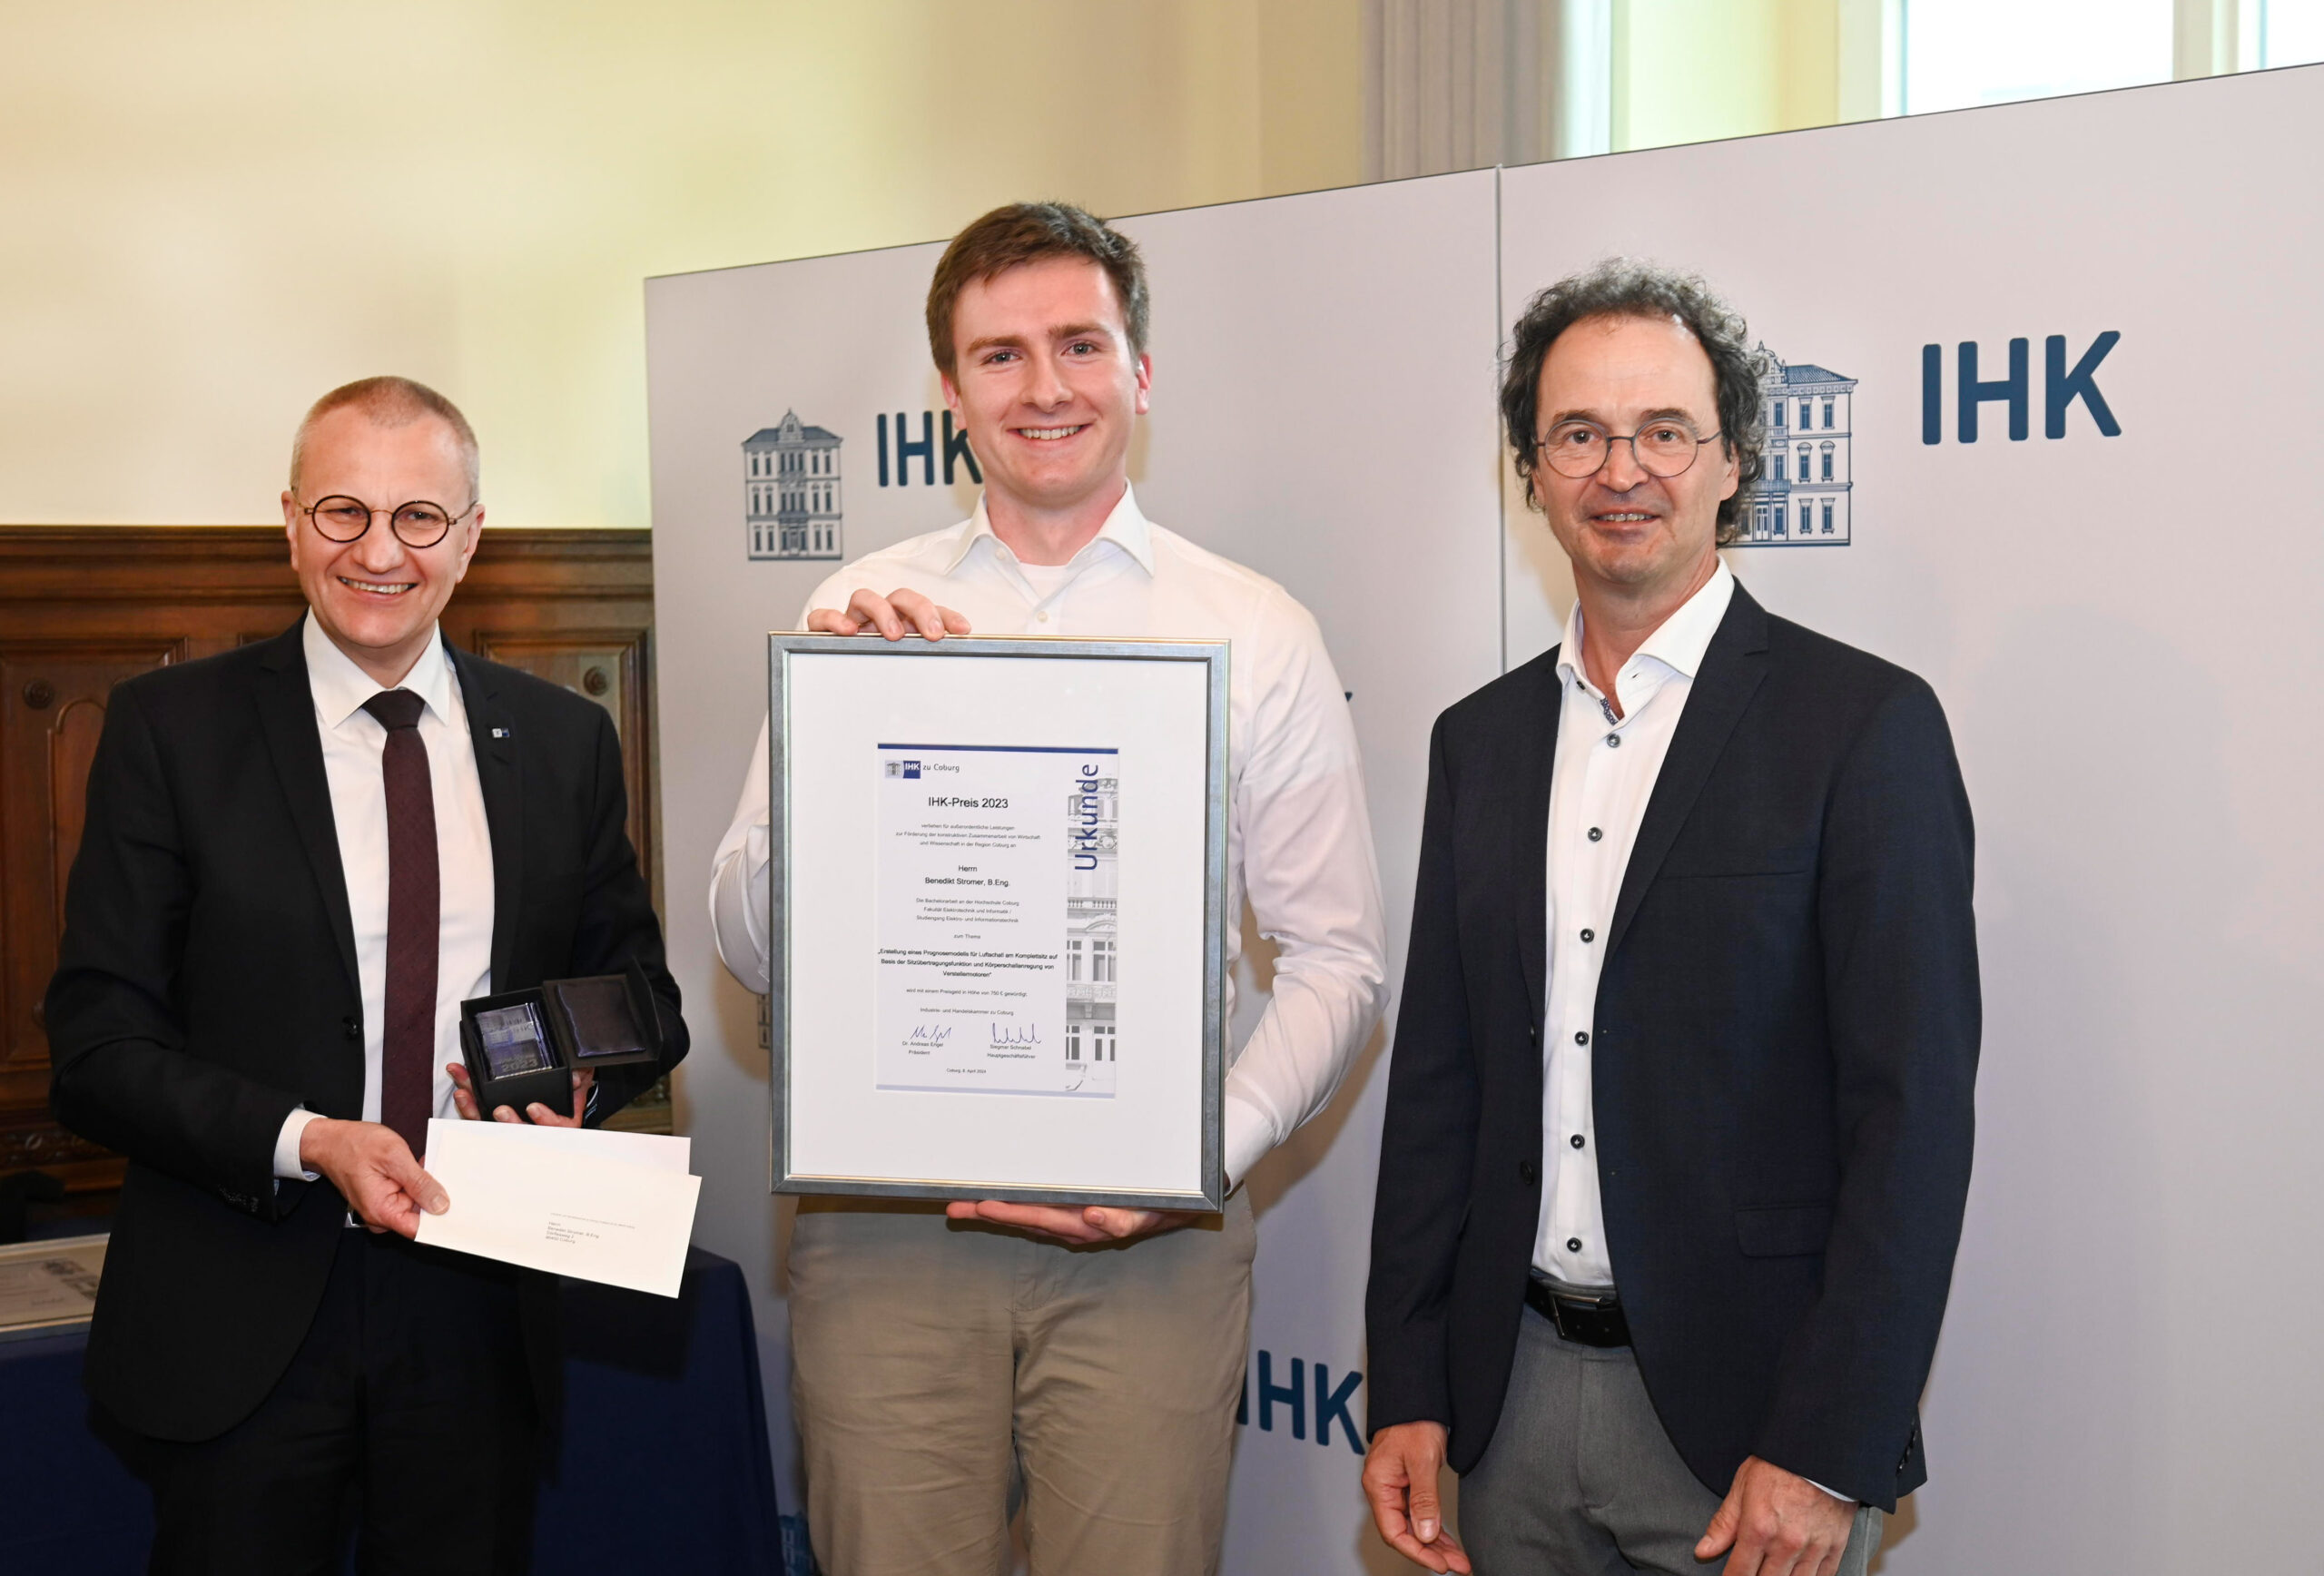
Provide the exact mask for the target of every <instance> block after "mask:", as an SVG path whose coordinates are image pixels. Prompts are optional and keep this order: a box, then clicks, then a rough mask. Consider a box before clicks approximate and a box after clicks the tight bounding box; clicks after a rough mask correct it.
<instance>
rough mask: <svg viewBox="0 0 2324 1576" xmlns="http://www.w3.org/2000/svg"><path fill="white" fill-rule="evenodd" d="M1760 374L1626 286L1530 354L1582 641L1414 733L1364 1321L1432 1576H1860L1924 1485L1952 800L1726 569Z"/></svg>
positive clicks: (1965, 1056)
mask: <svg viewBox="0 0 2324 1576" xmlns="http://www.w3.org/2000/svg"><path fill="white" fill-rule="evenodd" d="M1748 344H1749V341H1748V340H1747V339H1746V338H1745V332H1744V325H1743V323H1742V320H1740V319H1739V318H1738V317H1737V316H1736V315H1735V314H1734V313H1733V312H1732V311H1731V310H1728V309H1727V308H1726V307H1725V306H1723V305H1722V304H1721V303H1720V302H1719V301H1718V300H1717V299H1716V298H1715V297H1713V296H1712V295H1711V294H1710V293H1709V291H1708V290H1707V289H1706V288H1705V287H1704V286H1703V285H1702V283H1701V282H1700V281H1697V280H1691V279H1686V278H1682V277H1679V276H1677V275H1673V274H1669V273H1668V272H1665V271H1660V270H1657V269H1653V268H1650V267H1646V266H1642V265H1639V264H1634V263H1625V262H1612V263H1607V264H1604V265H1601V266H1600V267H1599V268H1598V269H1596V270H1593V271H1590V272H1588V273H1586V274H1582V275H1579V276H1576V277H1574V278H1571V279H1568V280H1566V281H1562V282H1561V283H1559V284H1556V285H1553V286H1551V288H1550V289H1548V290H1546V291H1542V292H1541V294H1540V295H1538V296H1536V297H1535V298H1534V300H1533V301H1532V302H1531V305H1530V306H1529V307H1528V308H1527V310H1526V312H1525V314H1524V316H1523V318H1522V319H1521V320H1520V321H1519V323H1518V325H1517V328H1516V330H1515V334H1514V340H1513V348H1512V357H1511V360H1510V365H1509V369H1508V372H1507V375H1506V379H1505V380H1504V382H1503V385H1502V414H1503V417H1504V419H1505V422H1506V426H1507V428H1508V437H1509V440H1510V443H1511V445H1512V448H1513V449H1514V450H1515V454H1516V466H1517V470H1518V473H1519V475H1520V476H1521V478H1523V480H1524V482H1525V484H1526V488H1527V495H1528V497H1529V498H1530V499H1531V501H1532V502H1533V503H1534V504H1535V506H1536V507H1539V508H1540V509H1541V511H1542V513H1543V514H1544V516H1545V517H1547V520H1548V523H1549V526H1550V528H1551V531H1552V532H1553V533H1555V535H1556V536H1557V538H1558V540H1559V543H1560V545H1561V546H1562V547H1564V549H1565V551H1566V553H1567V555H1568V557H1570V558H1571V561H1572V565H1573V576H1574V584H1575V590H1576V605H1575V607H1574V611H1573V614H1572V616H1571V618H1570V619H1569V620H1568V622H1567V625H1566V635H1565V639H1564V641H1563V643H1562V644H1561V645H1560V646H1559V647H1558V648H1556V649H1554V650H1552V651H1551V652H1549V653H1547V654H1546V655H1542V656H1541V657H1539V658H1537V659H1535V660H1534V661H1532V662H1531V663H1529V664H1527V665H1524V666H1522V667H1521V668H1518V669H1517V670H1515V671H1514V672H1512V673H1510V674H1508V675H1505V676H1504V677H1502V678H1501V679H1499V680H1497V681H1496V682H1494V683H1492V684H1491V685H1487V686H1485V687H1484V688H1483V689H1482V690H1480V691H1478V692H1477V693H1476V694H1472V695H1471V696H1469V697H1468V698H1467V699H1466V700H1463V701H1462V702H1461V703H1460V704H1457V705H1455V706H1453V707H1452V709H1451V710H1449V711H1447V712H1446V713H1445V714H1443V717H1442V718H1440V719H1439V720H1438V723H1437V725H1436V732H1435V736H1434V739H1433V743H1432V745H1431V756H1430V770H1429V792H1428V807H1427V813H1426V822H1425V826H1424V829H1423V835H1422V843H1421V862H1420V877H1419V887H1418V893H1417V896H1416V899H1415V901H1414V911H1413V931H1412V956H1411V959H1410V961H1409V963H1408V965H1407V968H1406V971H1405V976H1404V990H1403V1005H1402V1007H1401V1009H1400V1012H1399V1021H1398V1025H1397V1030H1396V1040H1395V1052H1394V1061H1393V1069H1392V1071H1391V1073H1390V1077H1389V1088H1388V1108H1387V1118H1386V1128H1385V1132H1384V1137H1383V1140H1382V1149H1381V1157H1380V1184H1379V1196H1378V1204H1377V1211H1376V1214H1375V1216H1374V1226H1373V1244H1372V1283H1371V1288H1370V1292H1369V1295H1368V1297H1367V1299H1366V1317H1367V1323H1368V1327H1369V1334H1370V1342H1371V1364H1370V1379H1371V1419H1370V1422H1371V1426H1372V1429H1373V1431H1374V1432H1373V1439H1372V1448H1371V1451H1370V1453H1369V1456H1368V1458H1367V1460H1366V1462H1365V1464H1364V1482H1365V1489H1366V1492H1367V1494H1368V1496H1369V1498H1370V1500H1371V1502H1372V1507H1373V1513H1374V1520H1375V1522H1376V1523H1377V1524H1378V1526H1379V1529H1380V1532H1381V1533H1382V1535H1383V1536H1384V1538H1385V1539H1386V1540H1387V1541H1388V1542H1390V1543H1391V1544H1392V1545H1393V1546H1394V1547H1395V1548H1397V1549H1399V1550H1400V1551H1403V1553H1405V1554H1406V1555H1407V1556H1409V1557H1410V1558H1412V1559H1413V1560H1414V1561H1417V1562H1418V1563H1420V1564H1422V1565H1424V1566H1426V1567H1427V1568H1428V1569H1430V1570H1433V1571H1447V1570H1450V1571H1468V1570H1470V1569H1471V1556H1472V1554H1473V1556H1474V1559H1475V1562H1476V1568H1477V1569H1479V1570H1481V1571H1485V1572H1487V1573H1488V1576H1502V1573H1504V1572H1506V1573H1515V1572H1520V1571H1525V1572H1531V1571H1557V1572H1571V1573H1580V1572H1590V1573H1591V1576H1595V1573H1597V1572H1600V1571H1624V1570H1649V1571H1669V1572H1680V1571H1700V1570H1704V1569H1706V1568H1712V1569H1717V1568H1723V1569H1724V1570H1725V1571H1728V1572H1729V1573H1730V1576H1832V1573H1833V1572H1835V1571H1840V1572H1846V1573H1849V1576H1853V1573H1855V1572H1860V1571H1862V1570H1863V1569H1864V1566H1865V1563H1866V1561H1867V1560H1868V1559H1869V1558H1870V1556H1871V1554H1872V1552H1873V1551H1874V1549H1875V1548H1876V1545H1877V1543H1878V1541H1879V1533H1880V1515H1881V1512H1884V1511H1888V1510H1893V1509H1894V1507H1895V1505H1896V1498H1897V1496H1898V1495H1899V1494H1903V1493H1906V1492H1910V1491H1911V1490H1912V1489H1913V1488H1915V1486H1917V1485H1918V1484H1919V1483H1920V1482H1922V1481H1923V1479H1924V1478H1925V1475H1926V1473H1925V1469H1924V1467H1923V1463H1922V1453H1921V1442H1920V1430H1919V1423H1918V1418H1917V1409H1918V1404H1919V1397H1920V1392H1921V1388H1922V1385H1923V1384H1924V1383H1925V1379H1926V1377H1927V1374H1928V1366H1929V1362H1930V1358H1931V1355H1932V1354H1933V1352H1934V1350H1935V1343H1936V1333H1937V1326H1938V1324H1939V1322H1940V1320H1941V1318H1942V1316H1943V1314H1944V1309H1945V1293H1946V1289H1947V1286H1948V1285H1949V1282H1950V1279H1951V1275H1952V1267H1953V1256H1954V1250H1955V1245H1956V1243H1957V1241H1958V1238H1959V1235H1960V1228H1961V1214H1962V1208H1963V1205H1964V1201H1965V1196H1966V1192H1967V1187H1968V1179H1969V1161H1970V1150H1971V1137H1972V1123H1973V1110H1972V1093H1973V1085H1974V1078H1975V1069H1976V1055H1977V1038H1978V1031H1979V1001H1978V987H1977V964H1976V937H1975V929H1974V920H1973V917H1972V914H1971V911H1970V867H1971V831H1970V821H1969V807H1968V803H1967V799H1966V797H1965V794H1964V793H1963V791H1962V786H1961V778H1960V772H1959V769H1958V767H1957V766H1956V764H1955V760H1954V754H1953V747H1952V742H1951V737H1950V735H1949V734H1948V733H1947V731H1946V727H1945V717H1944V714H1943V712H1942V711H1941V710H1940V708H1939V707H1938V704H1937V702H1936V698H1935V694H1933V693H1931V691H1930V689H1929V687H1928V685H1925V684H1924V683H1923V682H1922V681H1921V680H1919V679H1918V678H1915V676H1914V675H1911V674H1909V673H1906V672H1905V671H1903V670H1902V669H1899V668H1896V667H1894V666H1891V665H1889V664H1887V663H1885V662H1882V661H1880V660H1879V659H1878V658H1876V657H1873V656H1869V655H1866V654H1864V653H1862V652H1859V651H1855V650H1851V649H1850V648H1848V647H1846V646H1844V645H1839V644H1837V642H1835V641H1831V640H1827V639H1826V638H1824V637H1822V636H1820V635H1815V634H1813V633H1811V632H1809V631H1807V630H1806V629H1803V628H1801V627H1799V626H1798V625H1795V624H1790V623H1787V622H1786V621H1785V620H1783V619H1780V618H1777V617H1774V616H1770V615H1769V614H1768V613H1767V612H1766V611H1765V610H1764V609H1762V608H1761V607H1760V606H1759V605H1758V602H1756V601H1754V600H1753V599H1752V597H1751V596H1750V595H1749V594H1748V592H1746V591H1745V590H1743V588H1742V587H1741V586H1738V585H1737V584H1736V583H1735V581H1734V578H1733V576H1731V575H1730V574H1729V573H1728V570H1727V569H1726V568H1724V567H1723V566H1721V565H1720V563H1719V561H1718V550H1717V549H1718V542H1719V541H1720V540H1721V539H1722V537H1723V536H1724V535H1725V534H1728V533H1731V532H1733V531H1734V530H1735V529H1736V527H1737V526H1738V521H1739V520H1740V519H1741V512H1740V507H1741V503H1742V499H1743V497H1745V496H1747V495H1748V488H1749V487H1750V484H1751V483H1752V482H1753V481H1754V480H1756V479H1757V478H1758V475H1759V468H1760V459H1759V453H1758V448H1759V443H1760V439H1761V436H1762V429H1763V428H1764V427H1765V425H1766V424H1767V423H1768V420H1769V419H1770V418H1771V416H1774V415H1775V414H1777V412H1776V411H1775V410H1772V409H1770V408H1769V406H1768V405H1767V404H1764V403H1763V402H1762V396H1761V394H1760V391H1759V388H1758V365H1757V360H1756V358H1755V357H1753V356H1752V355H1751V354H1750V352H1749V350H1748ZM1790 403H1791V402H1789V401H1778V404H1779V405H1781V406H1783V407H1786V409H1784V411H1783V414H1785V415H1786V416H1789V415H1790V414H1791V412H1790V410H1789V409H1788V406H1789V405H1790ZM1799 410H1800V414H1799V415H1798V416H1797V422H1795V423H1794V425H1797V423H1804V422H1806V421H1807V420H1808V419H1809V416H1808V412H1807V405H1806V403H1805V402H1799ZM1445 1463H1450V1464H1451V1466H1452V1468H1453V1470H1454V1471H1456V1472H1458V1473H1461V1474H1462V1485H1461V1506H1460V1509H1461V1522H1462V1536H1463V1539H1464V1540H1465V1542H1466V1545H1467V1546H1466V1549H1465V1550H1464V1549H1463V1547H1462V1542H1459V1541H1456V1540H1455V1539H1454V1538H1453V1537H1452V1534H1451V1532H1449V1531H1448V1530H1447V1529H1446V1528H1445V1527H1444V1525H1443V1510H1442V1507H1441V1502H1440V1500H1439V1497H1438V1495H1439V1489H1438V1482H1439V1474H1440V1469H1441V1467H1442V1466H1443V1464H1445Z"/></svg>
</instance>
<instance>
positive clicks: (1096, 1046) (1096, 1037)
mask: <svg viewBox="0 0 2324 1576" xmlns="http://www.w3.org/2000/svg"><path fill="white" fill-rule="evenodd" d="M1089 1040H1090V1046H1089V1051H1090V1055H1089V1059H1090V1060H1091V1061H1111V1060H1113V1059H1114V1026H1113V1025H1112V1024H1110V1023H1093V1024H1091V1025H1090V1026H1089Z"/></svg>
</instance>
